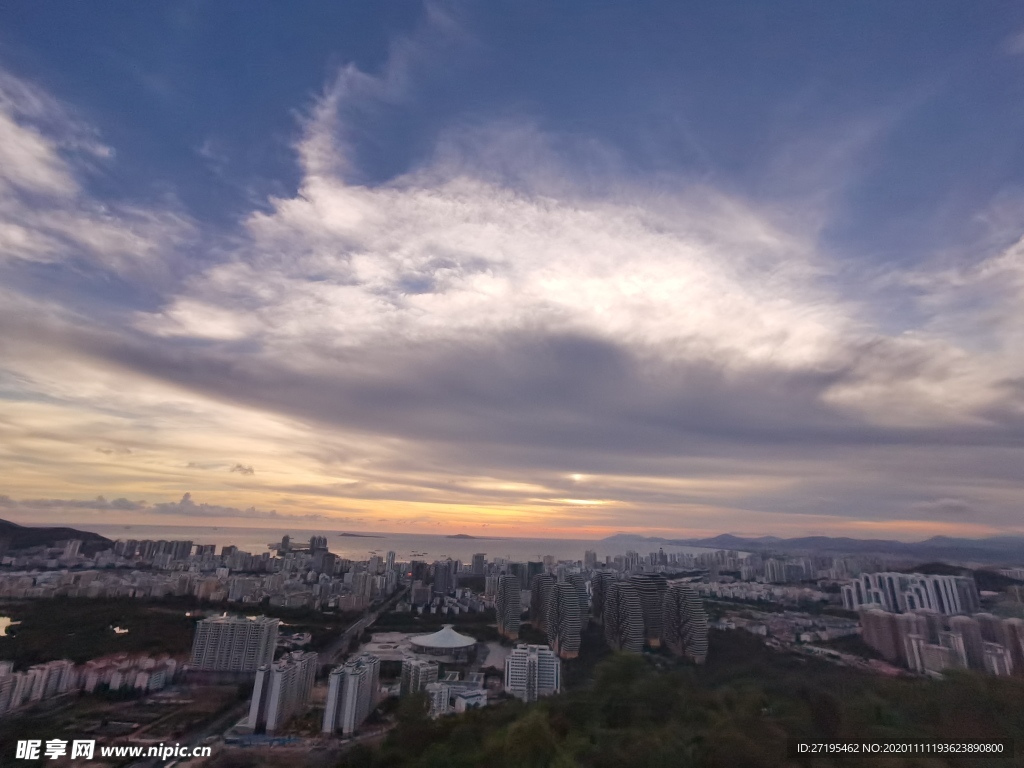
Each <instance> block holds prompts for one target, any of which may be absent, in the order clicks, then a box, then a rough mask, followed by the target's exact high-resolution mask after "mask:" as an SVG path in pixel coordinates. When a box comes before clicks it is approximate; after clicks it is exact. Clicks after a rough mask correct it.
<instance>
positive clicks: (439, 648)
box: [409, 624, 476, 659]
mask: <svg viewBox="0 0 1024 768" xmlns="http://www.w3.org/2000/svg"><path fill="white" fill-rule="evenodd" d="M409 644H410V645H411V646H412V648H413V650H414V651H416V652H417V653H426V654H430V655H431V656H453V657H455V658H456V659H463V658H466V657H468V656H469V653H470V651H472V650H473V648H474V647H476V639H475V638H472V637H469V636H468V635H463V634H460V633H458V632H456V631H455V630H454V629H452V625H451V624H445V625H444V626H443V627H441V629H439V630H437V632H434V633H433V634H430V635H416V636H415V637H410V638H409Z"/></svg>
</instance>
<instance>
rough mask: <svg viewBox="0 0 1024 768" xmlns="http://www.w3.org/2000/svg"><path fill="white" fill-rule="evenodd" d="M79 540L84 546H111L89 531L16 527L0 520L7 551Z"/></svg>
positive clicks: (0, 533) (108, 540)
mask: <svg viewBox="0 0 1024 768" xmlns="http://www.w3.org/2000/svg"><path fill="white" fill-rule="evenodd" d="M68 539H80V540H81V541H82V543H83V545H85V546H90V545H91V546H96V545H102V544H106V545H112V544H113V542H112V541H111V540H110V539H108V538H106V537H105V536H100V535H99V534H98V533H92V532H91V531H80V530H78V529H77V528H65V527H57V528H49V527H44V526H39V527H33V526H27V525H18V524H17V523H12V522H10V521H9V520H0V541H6V542H7V548H8V549H27V548H29V547H42V546H46V547H53V546H56V543H57V542H58V541H67V540H68Z"/></svg>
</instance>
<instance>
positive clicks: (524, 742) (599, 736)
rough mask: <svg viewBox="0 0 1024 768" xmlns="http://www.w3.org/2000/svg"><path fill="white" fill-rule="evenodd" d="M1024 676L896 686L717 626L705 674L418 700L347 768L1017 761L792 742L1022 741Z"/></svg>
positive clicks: (645, 664) (626, 669)
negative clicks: (499, 697)
mask: <svg viewBox="0 0 1024 768" xmlns="http://www.w3.org/2000/svg"><path fill="white" fill-rule="evenodd" d="M1022 703H1024V682H1022V681H1021V680H1020V679H1011V678H994V677H985V676H980V675H974V674H971V673H962V674H955V675H950V676H949V677H948V678H947V679H944V680H926V679H921V678H885V677H880V676H872V675H867V674H864V673H861V672H857V671H855V670H851V669H846V668H843V667H839V666H835V665H831V664H828V663H826V662H819V661H817V660H814V659H804V658H802V657H797V656H793V655H784V654H777V653H774V652H772V651H770V650H768V649H766V648H765V647H764V646H762V645H761V643H760V642H759V641H758V640H757V639H756V638H754V637H750V636H747V635H746V634H744V633H741V632H728V633H723V632H716V633H714V634H713V637H712V642H711V653H710V655H709V658H708V660H707V664H706V665H705V666H703V667H692V666H685V665H683V664H681V663H679V662H676V661H674V660H672V659H670V658H668V657H658V656H653V657H652V656H639V655H627V654H616V655H614V656H611V657H610V658H608V659H606V660H604V661H602V662H601V663H600V664H599V665H598V666H597V668H596V670H595V681H594V683H593V684H592V685H590V686H588V687H585V688H579V689H576V690H573V691H570V692H568V693H565V694H562V695H560V696H555V697H551V698H550V699H546V700H543V701H540V702H538V703H536V704H532V705H529V706H527V705H524V704H520V703H519V702H511V701H510V702H507V703H504V704H502V705H499V706H493V707H489V708H486V709H483V710H477V711H473V712H469V713H466V714H465V715H460V716H451V717H444V718H441V719H439V720H430V719H428V718H427V717H426V715H425V708H424V704H425V702H418V701H417V699H415V698H413V699H408V700H404V701H403V702H402V705H401V707H400V709H399V725H398V727H397V728H396V729H395V730H393V731H392V732H391V734H390V735H389V737H388V738H387V740H386V742H385V743H384V744H383V746H382V747H380V748H379V749H377V750H371V749H369V748H366V747H362V746H359V747H356V748H354V749H352V750H351V751H349V752H348V753H347V754H346V755H345V756H344V757H343V759H342V761H341V763H340V766H343V767H344V768H383V767H384V766H387V767H388V768H414V767H415V768H477V767H478V766H489V768H533V767H536V768H542V767H546V766H550V767H551V768H563V767H567V766H592V767H593V768H622V766H648V767H650V768H680V767H683V768H685V766H722V768H735V767H736V766H750V767H755V768H756V767H757V766H783V765H807V766H827V765H833V764H834V765H837V766H838V765H841V766H845V767H846V768H854V767H855V766H859V765H865V766H868V765H870V766H872V768H885V767H886V766H943V765H957V766H971V765H976V766H980V765H993V766H1007V765H1013V764H1017V763H1016V762H1015V761H1013V760H997V761H993V760H989V761H987V762H986V761H985V760H955V761H952V760H951V761H947V760H944V759H938V758H928V759H922V758H896V759H884V758H877V757H876V758H870V759H863V760H862V759H857V758H843V759H841V760H835V761H832V760H827V759H816V760H814V761H810V760H806V761H805V760H793V759H787V758H786V742H787V739H788V738H792V737H796V738H799V739H803V740H808V741H820V740H823V739H843V740H855V741H866V740H874V741H885V740H890V739H899V740H906V739H943V740H957V739H972V740H978V739H1013V740H1015V741H1016V743H1017V745H1019V746H1018V748H1020V747H1022V746H1024V717H1022V716H1021V705H1022Z"/></svg>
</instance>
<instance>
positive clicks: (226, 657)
mask: <svg viewBox="0 0 1024 768" xmlns="http://www.w3.org/2000/svg"><path fill="white" fill-rule="evenodd" d="M280 623H281V621H280V619H271V618H269V617H267V616H257V617H256V618H253V619H247V618H245V617H243V616H215V617H213V618H209V619H203V620H202V621H200V622H198V623H197V624H196V634H195V638H194V639H193V641H192V658H191V659H190V660H189V666H190V667H191V668H192V669H196V670H201V671H205V672H255V671H256V670H257V669H259V668H260V667H262V666H263V665H264V664H270V662H272V661H273V660H274V648H276V646H277V627H278V625H279V624H280Z"/></svg>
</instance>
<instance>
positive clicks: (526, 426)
mask: <svg viewBox="0 0 1024 768" xmlns="http://www.w3.org/2000/svg"><path fill="white" fill-rule="evenodd" d="M257 5H258V6H259V10H258V11H256V10H254V11H252V12H251V13H246V14H244V15H243V14H240V13H237V12H236V11H233V10H232V9H231V8H230V7H229V6H225V7H217V8H214V7H203V6H200V5H188V4H176V5H174V6H173V7H166V8H148V9H146V10H144V11H143V10H141V9H133V10H131V11H127V12H123V11H124V9H120V8H118V9H114V8H93V9H90V10H89V11H88V12H86V11H85V10H84V9H83V8H81V7H78V6H76V5H73V4H58V5H57V6H54V7H55V8H60V11H59V12H58V11H54V12H48V11H46V10H45V9H41V8H38V7H32V6H29V5H23V6H17V7H12V8H9V9H7V10H5V24H4V25H3V26H2V27H0V414H2V415H0V478H3V479H2V482H0V518H2V519H5V520H11V521H14V522H18V523H22V524H27V525H34V524H47V525H49V524H58V523H59V524H74V525H76V526H77V527H80V528H82V529H85V530H88V529H89V526H90V524H97V525H99V524H119V525H120V524H124V525H133V524H135V525H196V524H202V525H214V526H222V527H224V528H225V529H227V528H230V527H233V526H235V527H246V526H249V527H254V528H255V527H259V528H264V527H268V528H274V527H278V528H281V529H284V530H329V531H353V532H396V533H397V532H408V533H438V534H458V533H463V534H470V535H474V536H486V535H493V536H495V537H509V538H511V537H516V536H524V537H529V538H556V537H567V538H573V539H577V538H579V539H600V538H602V537H603V536H607V535H610V534H614V533H616V532H630V533H638V534H643V535H655V536H666V537H678V538H683V537H700V536H709V535H715V534H720V533H734V534H738V535H752V536H758V535H778V536H802V535H809V534H822V535H832V536H850V537H854V538H865V539H866V538H883V539H899V540H911V541H918V540H922V539H926V538H928V537H930V536H932V535H937V534H942V535H952V536H968V537H981V536H990V535H998V534H1019V533H1024V523H1022V522H1021V520H1020V507H1019V504H1020V499H1021V483H1020V479H1019V463H1020V462H1019V454H1020V447H1019V446H1020V445H1021V443H1022V441H1024V384H1022V382H1024V358H1021V356H1020V354H1019V349H1020V345H1021V343H1022V341H1024V193H1022V191H1021V190H1022V189H1024V154H1022V152H1021V146H1020V141H1019V136H1020V135H1021V134H1022V133H1024V117H1022V115H1021V114H1020V112H1019V110H1016V109H1015V108H1014V107H1013V106H1012V105H1013V104H1014V103H1016V102H1018V101H1019V98H1017V97H1019V96H1020V95H1022V94H1021V92H1020V91H1021V85H1020V84H1021V82H1024V78H1022V77H1021V76H1022V75H1024V10H1021V9H1020V8H1011V7H1007V6H988V7H982V8H978V7H974V6H972V7H970V8H968V7H967V6H965V5H963V4H955V3H948V2H939V3H932V2H930V3H923V2H907V3H901V4H900V5H899V6H892V5H888V4H882V3H866V4H840V5H835V6H831V7H830V8H829V9H828V10H827V11H826V10H824V9H822V8H821V7H820V5H818V4H815V3H810V2H787V3H783V4H782V5H781V6H778V7H777V8H775V9H774V10H773V11H769V10H768V9H767V8H763V7H759V6H758V4H755V3H750V4H746V5H744V7H743V12H742V13H737V12H736V11H735V9H733V10H730V9H727V8H681V7H675V5H674V4H669V3H655V2H652V3H646V4H638V5H636V6H632V5H630V6H625V5H622V6H608V7H600V8H596V9H595V8H591V7H589V5H588V4H572V3H570V4H566V5H564V6H560V7H558V8H550V7H548V6H547V5H545V4H542V3H536V2H527V3H523V4H519V5H517V6H516V7H514V8H513V7H501V8H497V7H494V8H482V7H476V6H473V5H470V4H463V3H425V4H421V3H406V4H396V5H394V6H389V8H387V9H385V8H379V7H376V6H375V5H374V4H369V3H362V4H360V3H356V4H352V5H351V6H349V7H346V8H326V7H323V6H322V5H319V4H302V3H299V4H297V5H295V6H294V7H290V8H289V9H287V10H285V9H279V8H275V7H274V6H273V5H271V4H269V3H266V4H264V3H259V4H257ZM524 52H527V53H526V54H525V55H524Z"/></svg>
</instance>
